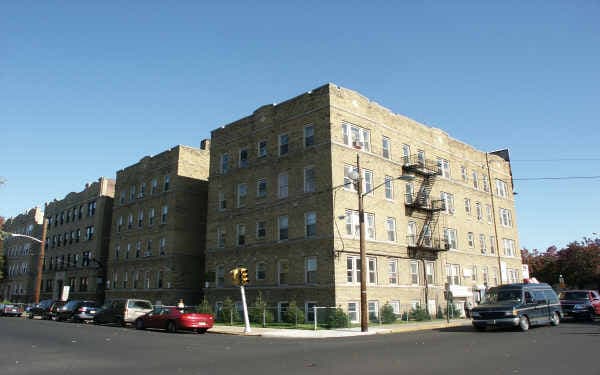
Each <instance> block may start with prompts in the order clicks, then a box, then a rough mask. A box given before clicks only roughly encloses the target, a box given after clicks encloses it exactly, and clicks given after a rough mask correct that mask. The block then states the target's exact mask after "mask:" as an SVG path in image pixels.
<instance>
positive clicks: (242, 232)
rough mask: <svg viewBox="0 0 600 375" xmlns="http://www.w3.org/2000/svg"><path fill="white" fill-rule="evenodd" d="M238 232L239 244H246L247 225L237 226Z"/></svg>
mask: <svg viewBox="0 0 600 375" xmlns="http://www.w3.org/2000/svg"><path fill="white" fill-rule="evenodd" d="M236 232H237V245H238V246H242V245H245V244H246V226H245V225H244V224H238V225H237V226H236Z"/></svg>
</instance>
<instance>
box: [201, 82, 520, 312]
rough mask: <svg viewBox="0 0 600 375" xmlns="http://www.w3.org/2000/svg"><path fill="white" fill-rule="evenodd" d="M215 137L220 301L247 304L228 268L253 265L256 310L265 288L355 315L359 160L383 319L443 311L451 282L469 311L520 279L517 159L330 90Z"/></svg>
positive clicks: (210, 237)
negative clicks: (417, 310) (490, 290)
mask: <svg viewBox="0 0 600 375" xmlns="http://www.w3.org/2000/svg"><path fill="white" fill-rule="evenodd" d="M211 141H212V147H211V154H212V155H211V169H210V171H211V172H210V186H209V193H208V201H209V204H208V231H207V248H206V270H207V273H208V274H209V275H211V279H212V282H211V283H209V284H208V288H206V289H205V292H206V294H207V296H208V299H209V300H210V301H211V303H218V302H222V301H223V300H224V299H225V298H226V297H230V298H231V299H232V300H233V301H238V300H239V299H240V297H239V291H238V289H237V288H235V287H233V286H232V285H231V282H230V280H229V275H228V271H229V270H230V269H232V268H235V267H238V266H244V267H246V268H248V270H249V275H250V283H249V285H248V286H247V288H246V290H247V294H248V300H249V301H250V303H251V302H252V301H253V299H254V298H255V297H256V295H257V294H258V293H259V292H260V293H261V294H262V296H263V299H266V300H267V302H268V304H269V306H277V305H278V304H279V305H283V306H285V303H287V302H289V301H291V300H295V301H296V302H297V303H298V305H299V306H304V307H305V308H306V312H309V311H310V307H312V306H313V305H318V306H341V307H342V308H344V309H345V310H347V311H349V312H350V313H351V317H352V319H353V320H354V319H357V318H358V316H359V312H358V309H359V307H360V303H359V302H360V290H359V279H360V276H359V275H360V270H359V269H358V268H359V267H360V262H359V241H358V239H359V238H358V231H357V228H358V214H357V207H358V203H357V202H358V198H357V197H358V195H357V193H356V191H355V190H354V185H353V184H352V183H351V181H350V180H349V179H348V177H349V176H350V174H351V173H350V172H351V171H352V170H353V169H355V168H356V164H357V154H358V156H359V157H360V164H361V174H362V180H363V191H370V190H373V191H370V192H368V193H367V194H365V196H364V210H365V213H366V218H365V220H366V223H367V230H366V238H367V241H366V252H367V259H368V260H369V261H368V264H369V266H368V275H367V276H368V281H369V283H368V294H367V295H368V299H369V310H370V311H372V312H373V314H375V315H377V314H378V311H379V309H380V308H381V307H382V306H383V305H384V304H386V303H390V304H392V306H393V307H394V309H395V310H396V311H397V312H402V311H406V310H408V309H410V308H411V307H413V306H416V305H420V306H423V307H427V308H428V309H429V310H430V311H431V312H435V311H437V310H438V307H440V306H442V305H445V303H446V302H445V300H444V297H443V290H444V288H445V285H446V283H448V284H449V286H448V287H449V289H450V290H451V291H452V292H453V293H454V296H455V298H454V302H455V303H456V304H457V305H458V306H457V307H460V305H461V304H463V303H465V302H466V301H470V302H474V300H477V299H478V298H480V296H481V294H482V293H483V292H484V290H485V288H486V287H489V286H493V285H496V284H499V283H501V282H503V283H506V282H517V281H520V279H521V273H522V271H521V269H522V267H521V260H520V254H519V251H518V249H519V245H518V235H517V225H516V219H515V216H516V215H515V209H514V201H513V196H512V177H511V170H510V162H509V158H508V152H507V151H503V152H496V153H486V152H482V151H478V150H476V149H474V148H473V147H471V146H469V145H467V144H465V143H462V142H460V141H458V140H455V139H453V138H451V137H450V136H448V134H446V133H444V132H443V131H442V130H440V129H436V128H431V127H427V126H425V125H422V124H419V123H417V122H415V121H413V120H411V119H409V118H406V117H404V116H401V115H397V114H394V113H392V112H391V111H389V110H388V109H386V108H383V107H382V106H380V105H378V104H377V103H374V102H371V101H369V100H368V99H367V98H365V97H363V96H361V95H360V94H358V93H356V92H354V91H351V90H347V89H344V88H340V87H338V86H335V85H332V84H328V85H325V86H322V87H319V88H317V89H315V90H312V91H309V92H308V93H305V94H303V95H300V96H298V97H296V98H293V99H291V100H288V101H286V102H284V103H281V104H277V105H267V106H263V107H260V108H259V109H257V110H256V111H255V112H254V113H253V114H252V115H251V116H248V117H246V118H243V119H241V120H239V121H236V122H234V123H231V124H229V125H226V126H224V127H222V128H220V129H217V130H214V131H213V132H212V140H211ZM421 162H422V165H426V166H428V168H418V165H420V164H419V163H421ZM415 166H417V168H413V167H415ZM427 170H428V171H429V172H431V173H429V172H427ZM401 175H412V176H414V178H413V180H412V181H398V180H394V179H395V178H396V177H399V176H401ZM386 180H389V182H388V183H385V181H386ZM407 194H408V195H410V198H407ZM415 202H421V203H423V205H422V207H419V205H418V204H417V205H415ZM407 203H408V204H407ZM424 228H429V230H423V229H424ZM501 271H502V273H501ZM307 315H308V314H307ZM308 316H309V318H310V315H308Z"/></svg>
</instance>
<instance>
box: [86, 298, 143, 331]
mask: <svg viewBox="0 0 600 375" xmlns="http://www.w3.org/2000/svg"><path fill="white" fill-rule="evenodd" d="M152 309H153V307H152V303H151V302H150V301H147V300H143V299H133V298H130V299H114V300H110V301H106V303H105V304H104V305H103V306H102V308H101V309H100V311H98V312H97V313H96V316H95V317H94V323H98V324H102V323H116V324H121V325H123V326H125V325H127V324H128V323H134V322H135V320H136V319H137V318H139V317H140V316H142V315H144V314H147V313H149V312H150V311H152Z"/></svg>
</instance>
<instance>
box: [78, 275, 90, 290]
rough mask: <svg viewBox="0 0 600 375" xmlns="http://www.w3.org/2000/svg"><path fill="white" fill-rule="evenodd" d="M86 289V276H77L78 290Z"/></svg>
mask: <svg viewBox="0 0 600 375" xmlns="http://www.w3.org/2000/svg"><path fill="white" fill-rule="evenodd" d="M87 290H88V278H87V277H80V278H79V291H80V292H87Z"/></svg>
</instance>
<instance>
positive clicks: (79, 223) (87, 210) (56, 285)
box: [40, 177, 115, 302]
mask: <svg viewBox="0 0 600 375" xmlns="http://www.w3.org/2000/svg"><path fill="white" fill-rule="evenodd" d="M114 192H115V180H114V179H109V178H105V177H100V178H99V179H98V182H94V183H92V184H86V186H85V189H84V190H83V191H80V192H72V193H69V194H68V195H67V196H66V197H65V198H64V199H61V200H54V201H53V202H50V203H47V204H46V208H45V210H44V215H45V216H46V218H47V219H48V228H47V235H46V245H45V249H46V250H45V257H44V262H43V272H42V288H41V293H40V300H41V299H46V298H53V299H59V298H61V297H64V296H62V291H63V286H70V288H69V296H68V298H69V299H87V300H95V301H99V302H102V300H103V298H104V280H105V278H106V258H107V255H108V239H109V235H110V222H111V214H112V208H113V197H114Z"/></svg>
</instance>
